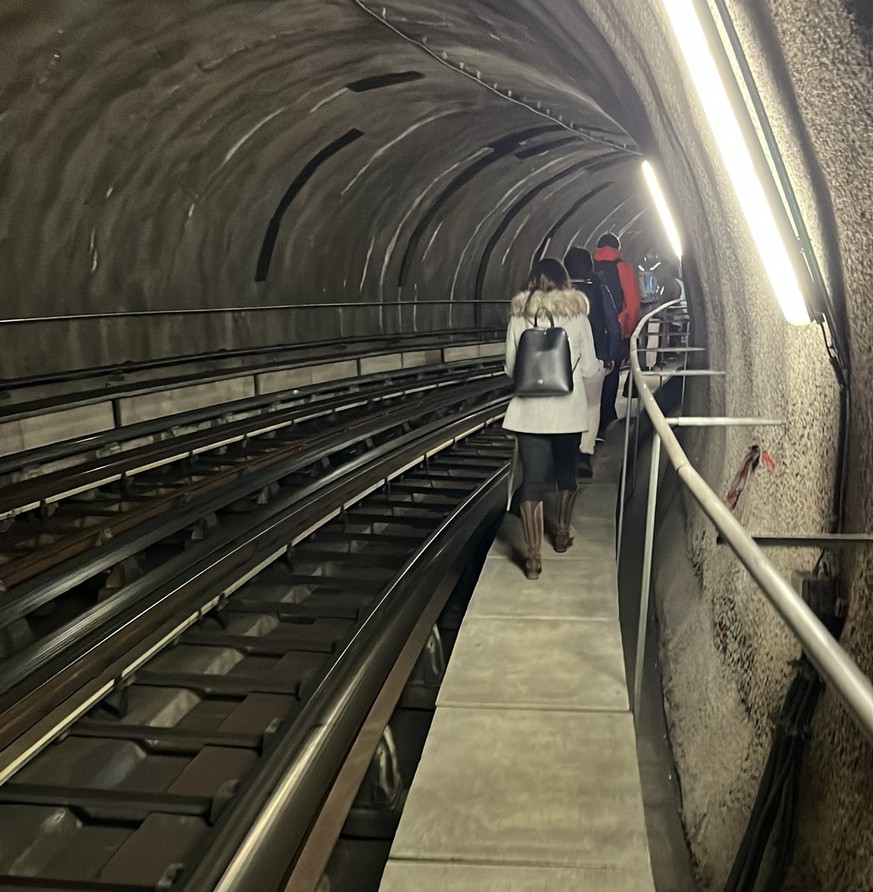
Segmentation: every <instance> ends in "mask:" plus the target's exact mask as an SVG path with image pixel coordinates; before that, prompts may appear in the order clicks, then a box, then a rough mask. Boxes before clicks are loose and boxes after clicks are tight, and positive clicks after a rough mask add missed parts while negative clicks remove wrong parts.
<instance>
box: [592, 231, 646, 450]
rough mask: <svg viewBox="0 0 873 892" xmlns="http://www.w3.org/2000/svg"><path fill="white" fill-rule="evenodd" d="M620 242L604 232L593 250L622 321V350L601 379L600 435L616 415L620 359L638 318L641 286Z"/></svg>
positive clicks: (596, 267) (596, 265)
mask: <svg viewBox="0 0 873 892" xmlns="http://www.w3.org/2000/svg"><path fill="white" fill-rule="evenodd" d="M620 249H621V242H619V240H618V236H617V235H613V234H612V233H611V232H605V233H604V234H603V235H601V236H600V238H599V239H598V240H597V250H596V251H595V252H594V271H595V272H596V273H597V274H598V275H599V277H600V279H601V280H602V281H603V283H604V284H605V285H606V287H607V288H609V290H610V292H611V293H612V297H613V299H614V300H615V304H616V306H617V307H618V308H619V312H618V321H619V323H620V324H621V338H622V341H621V354H620V357H619V360H618V361H617V362H616V363H615V367H614V368H613V370H612V371H611V372H610V373H609V374H608V375H607V376H606V379H605V380H604V382H603V393H602V396H601V399H600V431H599V432H598V436H600V437H602V436H603V435H604V434H605V432H606V428H607V427H608V426H609V425H610V424H611V423H612V422H613V421H615V420H616V418H618V413H617V412H616V411H615V400H616V398H617V397H618V379H619V375H620V374H621V363H622V361H623V360H624V359H626V358H627V357H628V356H629V355H630V336H631V335H632V334H633V330H634V329H635V328H636V327H637V323H638V322H639V321H640V287H639V284H638V282H637V274H636V272H635V271H634V268H633V267H632V266H631V265H630V264H629V263H625V262H624V260H623V259H622V256H621V251H620Z"/></svg>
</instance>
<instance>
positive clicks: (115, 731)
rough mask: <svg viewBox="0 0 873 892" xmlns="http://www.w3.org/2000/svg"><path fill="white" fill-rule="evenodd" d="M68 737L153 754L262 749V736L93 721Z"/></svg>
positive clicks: (85, 722)
mask: <svg viewBox="0 0 873 892" xmlns="http://www.w3.org/2000/svg"><path fill="white" fill-rule="evenodd" d="M69 736H70V737H89V738H100V739H107V738H111V739H113V740H132V741H135V742H137V743H139V744H140V745H141V746H143V747H144V748H146V749H150V750H154V751H155V752H170V753H180V754H182V755H185V754H191V755H193V754H194V753H197V752H199V751H200V750H201V749H203V747H205V746H226V747H231V748H232V749H253V750H260V749H262V748H263V744H264V735H263V734H243V733H240V732H235V731H210V732H202V733H198V732H196V731H193V730H189V729H187V728H178V727H176V728H160V727H155V726H153V725H110V724H108V723H104V722H98V721H95V720H93V719H91V720H89V719H82V720H81V721H79V722H76V724H75V725H73V727H72V728H71V729H70V732H69Z"/></svg>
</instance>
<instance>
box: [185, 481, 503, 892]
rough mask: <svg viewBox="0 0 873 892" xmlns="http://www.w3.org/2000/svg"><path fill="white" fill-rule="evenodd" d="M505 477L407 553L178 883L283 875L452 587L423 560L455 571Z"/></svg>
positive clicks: (223, 883)
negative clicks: (434, 605)
mask: <svg viewBox="0 0 873 892" xmlns="http://www.w3.org/2000/svg"><path fill="white" fill-rule="evenodd" d="M507 474H508V463H507V464H505V465H504V466H503V467H502V468H501V469H500V470H498V471H497V472H495V473H494V474H493V475H492V477H491V479H490V480H489V481H487V482H486V483H485V484H484V485H483V486H482V487H480V489H479V490H477V492H475V493H474V494H472V495H471V496H469V497H467V499H465V500H464V501H463V502H462V503H461V504H460V505H459V506H458V507H457V508H456V509H455V510H454V511H453V512H452V514H451V515H450V516H449V518H448V519H447V520H446V521H444V523H443V524H442V525H441V526H440V528H439V529H438V530H437V531H436V532H435V533H434V534H432V536H431V537H430V538H429V539H428V541H427V542H426V543H425V544H424V546H423V547H422V548H421V549H420V550H419V551H418V552H417V553H416V554H415V555H413V556H412V558H410V560H409V561H408V562H407V564H406V565H405V567H404V568H403V569H402V570H401V572H400V573H399V574H398V576H397V578H396V579H395V580H394V582H392V584H391V586H390V587H389V588H388V589H387V590H386V591H385V592H384V593H383V595H382V596H381V598H380V602H379V604H378V605H377V606H376V608H375V609H374V611H373V613H372V614H371V615H370V617H369V618H368V620H367V622H366V623H365V624H364V625H363V626H362V627H361V629H359V630H358V632H357V633H356V635H355V636H354V638H353V639H352V640H351V642H350V643H349V644H348V645H347V647H346V648H345V649H344V650H343V652H342V653H341V654H339V656H338V658H337V659H336V661H335V662H334V664H333V666H332V667H331V669H330V670H329V672H328V673H327V676H326V677H325V678H324V679H323V681H322V683H321V685H320V686H319V688H318V690H317V691H316V692H315V693H314V694H313V696H312V698H311V699H310V700H308V701H307V703H306V705H305V706H304V707H303V709H302V710H301V714H300V715H299V717H298V719H297V720H296V721H295V723H294V725H293V726H292V727H290V728H289V731H288V733H287V734H286V735H284V739H280V740H276V741H275V743H274V745H273V749H272V752H271V754H270V757H269V764H268V765H266V766H265V771H264V774H263V775H262V777H261V778H259V781H258V783H257V784H256V785H252V786H251V787H249V788H247V789H246V790H244V791H243V792H242V793H241V794H240V799H239V800H238V801H236V802H234V803H233V804H232V805H231V806H230V807H229V808H228V810H227V812H226V813H225V814H224V815H223V816H222V826H221V827H220V828H219V832H218V833H217V834H216V836H215V838H214V839H212V840H210V844H209V848H208V850H207V851H206V853H205V854H204V855H202V856H201V857H200V859H199V863H198V865H197V867H195V868H194V869H193V870H192V871H191V872H190V874H189V875H188V876H185V875H183V876H182V877H180V887H181V889H183V890H185V892H207V890H215V892H247V890H251V889H268V888H275V887H276V886H278V884H279V883H280V882H281V881H282V879H283V877H284V875H285V874H286V871H287V868H288V865H289V863H293V861H294V859H295V857H296V854H297V852H298V850H299V849H300V847H301V846H302V845H303V844H304V842H305V839H306V836H307V833H308V830H309V827H310V825H311V824H312V822H313V821H314V819H315V817H316V815H317V814H318V811H319V809H320V804H321V803H322V801H323V800H324V798H325V796H326V795H327V793H328V791H329V790H330V787H331V785H332V783H333V779H334V777H335V776H336V774H337V771H338V769H339V767H340V766H341V765H342V763H343V760H344V758H345V755H346V753H347V752H348V750H349V747H350V746H351V744H352V742H353V741H354V739H355V736H356V735H357V733H358V731H359V729H360V727H361V725H362V724H363V722H364V719H365V718H366V715H367V713H368V712H369V710H370V708H371V706H372V704H373V702H374V701H375V700H376V698H377V697H378V695H379V692H380V690H381V689H382V686H383V685H384V684H385V682H386V679H387V678H388V676H389V674H390V672H391V669H392V667H393V665H394V663H395V662H396V661H397V659H398V657H399V656H400V653H401V651H402V650H403V647H404V645H405V643H406V641H407V639H408V638H409V635H410V633H411V632H412V630H413V629H414V627H415V625H416V621H417V619H418V617H419V616H420V615H421V613H422V611H423V610H425V609H426V608H427V607H428V605H429V602H431V601H432V600H433V599H434V598H435V597H438V598H441V600H442V601H445V599H446V598H447V597H448V595H449V594H450V593H451V589H452V588H453V586H454V580H451V583H452V584H451V585H447V583H446V580H445V579H444V578H442V577H437V581H436V583H434V577H433V574H432V573H429V566H428V563H427V561H426V557H427V556H428V555H429V553H431V552H434V551H435V552H436V553H437V554H439V555H442V556H443V560H444V561H448V562H449V563H450V564H453V565H454V566H455V568H456V570H458V572H460V570H461V569H462V568H463V564H464V563H465V558H466V554H465V552H466V551H467V550H468V549H469V546H470V540H471V538H472V536H473V534H474V532H475V530H476V529H477V528H478V527H479V526H481V524H482V523H483V518H484V517H485V516H486V515H487V514H488V513H489V512H490V513H492V514H493V513H500V512H502V510H503V501H504V499H505V493H504V486H505V480H506V476H507ZM431 560H432V559H431ZM428 579H430V582H428ZM434 589H436V594H434Z"/></svg>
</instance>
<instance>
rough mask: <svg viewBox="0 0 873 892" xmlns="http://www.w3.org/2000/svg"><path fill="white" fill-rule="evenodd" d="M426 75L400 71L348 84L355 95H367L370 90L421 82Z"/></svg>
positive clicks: (364, 78) (417, 72)
mask: <svg viewBox="0 0 873 892" xmlns="http://www.w3.org/2000/svg"><path fill="white" fill-rule="evenodd" d="M423 77H424V75H423V74H422V73H421V72H420V71H398V72H397V73H396V74H376V75H373V77H363V78H361V79H360V80H359V81H352V82H351V83H350V84H346V86H347V87H348V89H349V90H351V91H352V92H353V93H366V92H368V91H369V90H381V89H382V88H383V87H393V86H394V84H405V83H407V82H409V81H420V80H421V79H422V78H423Z"/></svg>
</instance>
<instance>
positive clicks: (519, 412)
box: [503, 257, 602, 579]
mask: <svg viewBox="0 0 873 892" xmlns="http://www.w3.org/2000/svg"><path fill="white" fill-rule="evenodd" d="M538 310H548V311H549V312H550V313H551V314H552V316H553V318H554V321H555V325H557V326H559V327H561V328H563V329H564V330H565V331H566V332H567V335H568V338H569V341H570V355H571V361H572V363H573V392H572V393H570V394H567V395H566V396H545V397H523V396H514V397H513V398H512V400H511V401H510V403H509V408H508V409H507V410H506V417H505V418H504V419H503V426H504V427H505V428H506V429H507V430H511V431H515V432H516V434H517V438H518V451H519V455H520V458H521V466H522V472H523V480H522V484H521V493H520V504H519V507H520V510H521V525H522V533H523V535H524V543H525V549H526V554H525V565H524V569H525V575H526V576H527V577H528V579H537V578H538V577H539V575H540V572H541V570H542V544H543V497H544V496H545V494H546V492H547V491H548V490H549V489H553V488H554V486H555V484H557V488H558V520H557V524H558V528H557V531H556V533H555V551H558V552H564V551H566V550H567V548H568V547H569V546H570V545H571V544H572V534H571V532H570V518H571V517H572V514H573V506H574V505H575V503H576V457H577V455H578V452H579V439H580V437H581V435H582V433H583V431H585V430H586V429H587V427H588V402H587V400H586V398H585V381H584V379H585V378H590V377H591V376H592V375H596V374H598V373H599V372H600V371H601V368H602V364H601V363H600V361H599V360H598V359H597V357H596V356H595V353H594V339H593V337H592V335H591V326H590V325H589V323H588V298H587V297H585V295H584V294H581V293H580V292H579V291H576V290H575V289H573V288H572V287H571V286H570V277H569V276H568V275H567V270H566V269H565V268H564V265H563V264H562V263H561V261H560V260H555V259H554V258H551V257H547V258H545V259H543V260H539V261H537V262H536V263H535V264H534V266H533V269H532V270H531V273H530V277H529V279H528V283H527V290H526V291H522V292H521V293H520V294H517V295H516V296H515V297H513V299H512V305H511V315H510V318H509V324H508V325H507V328H506V373H507V375H509V376H510V377H512V375H513V372H514V370H515V357H516V352H517V350H518V340H519V338H520V337H521V334H522V332H523V331H524V330H525V329H526V328H531V327H532V326H533V320H534V317H535V316H536V314H537V311H538ZM540 318H541V319H542V315H541V317H540Z"/></svg>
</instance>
